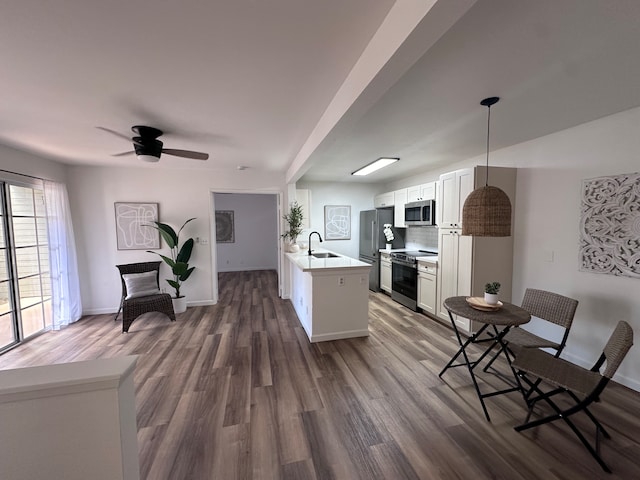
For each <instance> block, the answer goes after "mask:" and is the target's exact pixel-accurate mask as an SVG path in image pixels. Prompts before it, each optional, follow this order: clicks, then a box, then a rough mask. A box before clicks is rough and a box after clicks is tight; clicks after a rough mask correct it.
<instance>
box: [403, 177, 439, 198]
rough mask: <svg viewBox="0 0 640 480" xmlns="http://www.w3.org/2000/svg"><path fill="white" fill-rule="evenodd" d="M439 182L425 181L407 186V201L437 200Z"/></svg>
mask: <svg viewBox="0 0 640 480" xmlns="http://www.w3.org/2000/svg"><path fill="white" fill-rule="evenodd" d="M437 185H438V182H429V183H423V184H422V185H415V186H413V187H409V188H407V202H418V201H420V200H435V199H436V193H437Z"/></svg>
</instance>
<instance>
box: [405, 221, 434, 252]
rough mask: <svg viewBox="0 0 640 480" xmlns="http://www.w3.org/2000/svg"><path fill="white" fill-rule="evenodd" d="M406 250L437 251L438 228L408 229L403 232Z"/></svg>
mask: <svg viewBox="0 0 640 480" xmlns="http://www.w3.org/2000/svg"><path fill="white" fill-rule="evenodd" d="M405 243H406V248H415V249H416V250H420V249H421V248H434V249H436V250H437V249H438V227H409V228H407V229H406V231H405Z"/></svg>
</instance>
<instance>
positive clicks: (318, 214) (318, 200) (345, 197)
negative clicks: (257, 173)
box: [297, 182, 380, 258]
mask: <svg viewBox="0 0 640 480" xmlns="http://www.w3.org/2000/svg"><path fill="white" fill-rule="evenodd" d="M297 187H298V188H307V189H309V190H310V192H311V195H310V197H311V218H310V221H311V224H310V228H309V230H305V231H303V232H302V235H300V237H299V238H298V243H305V244H306V243H307V241H308V236H309V233H310V232H312V231H314V230H315V231H318V232H320V235H322V238H323V239H324V238H325V234H324V206H325V205H350V206H351V239H350V240H331V241H325V242H323V243H322V244H319V243H318V241H317V238H318V237H317V236H316V235H314V236H313V239H312V247H313V248H318V247H320V248H324V249H327V250H331V251H334V252H337V253H341V254H343V255H346V256H348V257H352V258H358V254H359V238H360V237H359V235H360V211H361V210H371V209H372V208H373V197H374V195H375V194H376V193H377V192H378V191H379V189H380V188H379V186H377V185H367V184H358V183H329V182H326V183H325V182H298V184H297Z"/></svg>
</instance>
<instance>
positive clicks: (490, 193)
mask: <svg viewBox="0 0 640 480" xmlns="http://www.w3.org/2000/svg"><path fill="white" fill-rule="evenodd" d="M498 100H500V98H499V97H489V98H485V99H484V100H482V101H481V102H480V105H482V106H484V107H487V110H488V112H489V113H488V115H487V175H486V182H485V185H484V187H479V188H476V189H475V190H474V191H473V192H471V193H470V194H469V196H468V197H467V199H466V200H465V202H464V206H463V207H462V235H474V236H477V237H509V236H511V201H510V200H509V197H508V196H507V194H506V193H504V192H503V191H502V190H500V189H499V188H498V187H490V186H489V127H490V125H491V106H492V105H495V104H496V103H498Z"/></svg>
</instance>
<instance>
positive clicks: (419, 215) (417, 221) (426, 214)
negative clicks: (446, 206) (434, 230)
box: [404, 200, 436, 227]
mask: <svg viewBox="0 0 640 480" xmlns="http://www.w3.org/2000/svg"><path fill="white" fill-rule="evenodd" d="M404 224H405V225H406V226H408V227H410V226H414V225H415V226H430V225H435V224H436V202H435V200H420V201H419V202H409V203H406V204H405V205H404Z"/></svg>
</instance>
